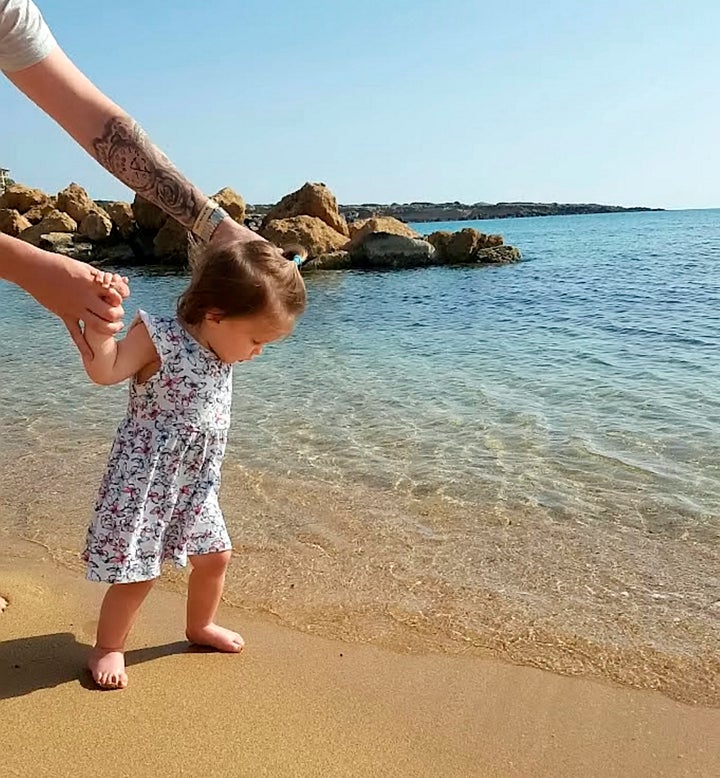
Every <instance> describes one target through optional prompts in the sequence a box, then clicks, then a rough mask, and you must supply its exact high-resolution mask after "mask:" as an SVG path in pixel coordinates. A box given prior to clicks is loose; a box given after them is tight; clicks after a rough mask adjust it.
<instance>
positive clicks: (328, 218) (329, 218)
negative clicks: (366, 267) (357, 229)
mask: <svg viewBox="0 0 720 778" xmlns="http://www.w3.org/2000/svg"><path fill="white" fill-rule="evenodd" d="M294 216H314V217H315V218H317V219H320V220H321V221H323V222H325V224H327V226H328V227H330V228H331V229H333V230H334V231H335V232H339V233H340V234H341V235H345V236H346V237H349V236H350V230H349V229H348V226H347V222H346V221H345V219H344V217H343V216H341V215H340V212H339V211H338V204H337V200H336V199H335V195H334V194H333V193H332V192H331V191H330V190H329V189H328V188H327V187H326V186H325V184H305V185H304V186H303V187H301V188H300V189H298V190H297V191H296V192H292V193H290V194H289V195H286V196H285V197H283V199H282V200H281V201H280V202H279V203H278V204H277V205H276V206H275V207H274V208H272V209H270V211H269V213H268V214H267V216H265V218H264V219H263V223H262V228H263V229H264V228H265V226H266V225H268V224H269V223H270V222H271V221H276V220H278V219H290V218H292V217H294ZM261 231H262V230H261Z"/></svg>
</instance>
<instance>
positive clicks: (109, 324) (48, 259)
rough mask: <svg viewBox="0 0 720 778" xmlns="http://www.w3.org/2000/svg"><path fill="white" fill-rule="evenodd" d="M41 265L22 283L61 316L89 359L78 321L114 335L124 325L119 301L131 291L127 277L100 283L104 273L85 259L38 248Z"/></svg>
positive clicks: (37, 298) (49, 308)
mask: <svg viewBox="0 0 720 778" xmlns="http://www.w3.org/2000/svg"><path fill="white" fill-rule="evenodd" d="M38 259H40V265H39V266H37V267H36V268H35V272H33V273H32V274H30V275H29V276H28V277H26V278H25V279H24V282H23V284H22V286H23V287H24V288H25V289H26V291H28V292H29V293H30V294H31V295H32V296H33V297H34V298H35V299H36V300H37V301H38V302H39V303H40V304H41V305H43V306H44V307H45V308H47V309H48V310H49V311H51V312H52V313H54V314H55V315H56V316H58V317H60V319H62V321H63V323H64V324H65V326H66V327H67V329H68V332H69V333H70V337H71V338H72V339H73V342H74V343H75V345H76V346H77V347H78V349H79V351H80V353H81V354H82V355H83V356H86V357H88V358H92V350H91V349H90V347H89V346H88V344H87V342H86V341H85V337H84V336H83V333H82V329H81V327H80V321H82V322H83V323H84V324H85V326H86V327H90V328H91V329H93V330H95V331H96V332H101V333H104V334H107V335H114V334H115V333H117V332H119V331H120V330H121V329H122V328H123V323H122V318H123V315H124V311H123V308H122V301H123V299H124V298H126V297H128V296H129V294H130V289H129V288H128V285H127V280H126V279H123V278H120V277H119V276H113V277H112V278H113V282H112V286H109V287H108V285H107V284H105V283H104V282H103V280H101V278H102V279H105V278H106V276H107V274H104V273H101V271H98V270H96V269H95V268H93V267H91V266H90V265H87V264H85V263H84V262H78V261H77V260H75V259H70V258H69V257H63V256H60V255H59V254H51V253H50V252H47V251H40V253H39V255H38Z"/></svg>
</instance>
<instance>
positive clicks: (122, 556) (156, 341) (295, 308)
mask: <svg viewBox="0 0 720 778" xmlns="http://www.w3.org/2000/svg"><path fill="white" fill-rule="evenodd" d="M287 254H288V252H286V253H285V255H284V254H283V253H281V251H280V250H279V249H278V248H276V247H275V246H273V245H272V244H271V243H267V242H265V241H261V240H257V241H251V242H249V243H237V244H230V245H226V246H220V247H213V246H210V247H208V248H205V249H204V250H203V251H202V252H201V253H200V254H199V256H198V257H197V259H196V260H194V261H193V270H192V278H191V281H190V285H189V287H188V288H187V290H186V291H185V292H184V293H183V294H182V296H181V297H180V299H179V301H178V306H177V315H176V316H175V317H172V318H166V317H162V316H153V315H150V314H148V313H145V312H144V311H140V312H139V313H138V315H137V317H136V318H135V320H134V321H133V323H132V325H131V326H130V328H129V331H128V333H127V335H126V337H125V338H124V339H123V340H120V341H116V340H115V339H114V338H113V337H112V336H105V335H102V334H98V333H97V332H95V331H93V330H91V329H89V328H88V329H87V330H86V332H85V337H86V338H87V341H88V344H89V345H90V347H91V349H92V351H93V358H92V359H88V358H84V365H85V369H86V371H87V374H88V375H89V376H90V378H91V379H92V380H93V381H95V382H96V383H98V384H116V383H119V382H121V381H125V380H126V379H128V378H130V379H131V381H130V401H129V405H128V411H127V415H126V417H125V419H124V420H123V421H122V423H121V424H120V427H119V428H118V431H117V435H116V437H115V442H114V443H113V446H112V450H111V452H110V459H109V462H108V466H107V470H106V472H105V475H104V477H103V480H102V483H101V486H100V491H99V494H98V497H97V501H96V504H95V512H94V517H93V520H92V523H91V525H90V528H89V530H88V534H87V542H86V547H85V552H84V554H83V559H84V560H85V561H86V562H87V577H88V578H89V579H91V580H94V581H103V582H106V583H109V584H111V586H110V588H109V589H108V591H107V593H106V594H105V599H104V600H103V604H102V608H101V610H100V619H99V623H98V629H97V640H96V644H95V648H94V649H93V651H92V654H91V657H90V660H89V668H90V671H91V672H92V675H93V678H94V679H95V682H96V683H97V684H98V685H99V686H101V687H103V688H124V687H125V686H127V674H126V672H125V662H124V656H123V650H124V646H125V641H126V639H127V636H128V634H129V632H130V628H131V627H132V624H133V622H134V620H135V617H136V615H137V612H138V609H139V608H140V605H141V604H142V602H143V600H144V599H145V597H146V596H147V594H148V592H149V591H150V589H151V587H152V585H153V583H154V581H155V579H156V578H158V576H159V575H160V568H161V565H162V563H163V562H164V561H166V560H171V561H172V562H173V563H174V564H175V565H176V566H185V565H186V564H187V560H188V559H189V560H190V565H191V567H192V571H191V573H190V577H189V582H188V591H187V624H186V635H187V638H188V640H190V641H191V642H193V643H197V644H199V645H204V646H211V647H213V648H215V649H217V650H219V651H231V652H237V651H241V650H242V648H243V645H244V643H243V639H242V638H241V637H240V635H238V634H237V633H235V632H232V631H230V630H228V629H225V628H223V627H220V626H218V625H217V624H215V621H214V619H215V612H216V610H217V607H218V604H219V603H220V597H221V595H222V591H223V585H224V581H225V571H226V569H227V566H228V562H229V560H230V549H231V544H230V538H229V537H228V533H227V530H226V528H225V522H224V521H223V516H222V513H221V511H220V506H219V504H218V488H219V485H220V465H221V462H222V458H223V454H224V451H225V443H226V440H227V430H228V427H229V425H230V401H231V394H232V365H233V364H234V363H235V362H244V361H247V360H251V359H253V358H254V357H256V356H258V355H259V354H260V353H261V352H262V350H263V346H265V345H266V344H267V343H271V342H272V341H275V340H278V339H279V338H282V337H284V336H286V335H288V334H289V333H290V332H291V331H292V329H293V326H294V324H295V321H296V319H297V318H298V316H300V315H301V314H302V312H303V310H304V308H305V285H304V283H303V280H302V278H301V276H300V266H301V265H302V262H303V261H304V252H301V250H298V251H294V250H290V255H291V256H292V258H289V257H288V256H286V255H287ZM114 278H115V277H114V276H112V275H111V274H108V273H102V272H101V271H97V280H98V282H99V283H101V284H103V285H104V286H106V287H109V286H110V285H112V283H113V280H114Z"/></svg>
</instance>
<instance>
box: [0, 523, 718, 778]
mask: <svg viewBox="0 0 720 778" xmlns="http://www.w3.org/2000/svg"><path fill="white" fill-rule="evenodd" d="M0 591H1V593H2V594H3V595H4V596H5V597H6V598H7V600H8V601H9V606H8V607H7V609H6V610H5V612H4V613H2V614H1V615H0V636H1V638H2V641H1V642H0V721H2V734H1V736H0V737H1V738H2V740H1V742H2V752H3V759H2V762H3V774H4V775H12V776H33V777H34V776H46V775H47V776H50V775H52V776H74V777H75V778H81V777H82V776H91V775H97V774H103V775H105V776H118V777H120V776H159V775H168V774H174V775H190V774H197V773H198V772H202V773H203V774H205V775H208V776H261V775H263V776H264V775H268V776H270V775H272V776H352V775H358V776H360V775H363V776H368V775H377V776H385V775H388V776H390V775H392V776H425V775H428V776H430V775H433V776H479V777H482V778H485V777H486V776H532V777H534V776H553V777H554V778H558V777H559V776H585V777H590V776H598V777H599V776H603V778H611V776H618V778H620V776H623V777H625V776H636V777H637V778H642V777H643V776H648V778H651V777H652V778H656V777H659V776H688V777H689V776H695V777H699V776H703V777H704V776H707V777H708V778H710V776H714V775H718V774H720V749H718V748H717V733H718V731H720V710H718V709H712V708H703V707H699V706H687V705H683V704H681V703H678V702H675V701H672V700H670V699H668V698H666V697H664V696H663V695H661V694H659V693H657V692H644V691H636V690H628V689H624V688H620V687H616V686H612V685H609V684H603V683H598V682H594V681H588V680H580V679H573V678H565V677H561V676H557V675H554V674H551V673H547V672H543V671H541V670H537V669H533V668H525V667H517V666H512V665H509V664H504V663H501V662H495V661H488V660H482V659H478V658H475V657H467V658H465V657H457V656H441V655H427V656H417V655H414V656H411V655H402V654H396V653H392V652H389V651H385V650H381V649H377V648H374V647H370V646H362V645H348V644H345V643H342V642H339V641H332V640H326V639H323V638H319V637H315V636H312V635H306V634H302V633H298V632H296V631H293V630H289V629H287V628H285V627H281V626H278V625H276V624H273V623H272V622H270V621H268V620H266V619H263V618H260V617H257V616H253V615H251V614H247V613H244V612H243V611H241V610H239V609H235V608H229V607H225V608H224V610H223V613H222V617H223V621H224V623H226V624H227V625H228V626H231V627H233V628H236V629H239V630H240V631H241V632H242V633H243V635H244V636H245V638H246V640H247V643H248V646H247V649H246V651H245V652H244V654H243V655H242V656H239V657H235V656H228V655H219V654H212V653H203V652H200V651H193V650H192V649H190V648H189V647H188V645H187V644H186V643H185V642H184V641H183V640H182V637H183V635H182V625H183V599H182V597H181V596H180V595H179V594H178V593H176V592H174V591H169V590H163V589H162V588H160V587H159V588H158V589H156V591H154V592H153V594H152V596H151V598H150V599H149V601H148V603H147V606H146V607H145V609H144V611H143V614H142V616H141V619H140V622H139V624H138V626H137V628H136V630H135V632H134V634H133V636H132V638H131V644H130V646H129V652H128V663H129V670H130V679H131V685H130V687H129V688H128V689H127V690H125V691H122V692H100V691H97V690H94V689H93V687H92V684H91V682H90V680H89V677H88V676H87V674H86V673H85V672H84V671H83V670H82V666H83V662H84V659H85V656H86V653H87V650H88V647H89V646H90V645H91V642H92V639H93V632H94V627H95V622H94V619H95V615H96V611H97V606H98V604H99V601H100V599H101V596H102V591H103V587H101V586H97V585H92V584H89V583H86V582H85V581H83V580H82V578H81V576H80V575H78V574H77V573H76V572H74V571H69V570H67V569H65V568H63V567H60V566H58V565H56V564H55V563H53V562H52V561H51V560H50V559H49V558H48V557H47V556H46V555H45V554H44V552H43V550H42V549H39V548H38V547H37V546H36V545H35V544H30V543H25V542H22V541H16V540H12V541H11V540H10V538H9V537H8V536H4V537H3V551H2V552H1V553H0Z"/></svg>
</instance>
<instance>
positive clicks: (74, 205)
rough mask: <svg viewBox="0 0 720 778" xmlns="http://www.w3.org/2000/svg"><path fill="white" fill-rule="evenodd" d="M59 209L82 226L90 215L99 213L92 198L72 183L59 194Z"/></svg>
mask: <svg viewBox="0 0 720 778" xmlns="http://www.w3.org/2000/svg"><path fill="white" fill-rule="evenodd" d="M57 209H58V211H62V212H63V213H66V214H67V215H68V216H70V217H72V218H73V219H74V220H75V221H76V222H77V223H78V224H80V223H81V222H82V221H83V220H84V219H85V218H87V216H88V214H90V213H92V212H93V211H97V210H98V207H97V206H96V205H95V202H94V201H93V199H92V197H90V195H89V194H88V193H87V192H86V191H85V190H84V189H83V188H82V187H81V186H80V185H79V184H75V183H72V184H70V186H68V187H66V188H65V189H63V190H62V192H58V196H57Z"/></svg>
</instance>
